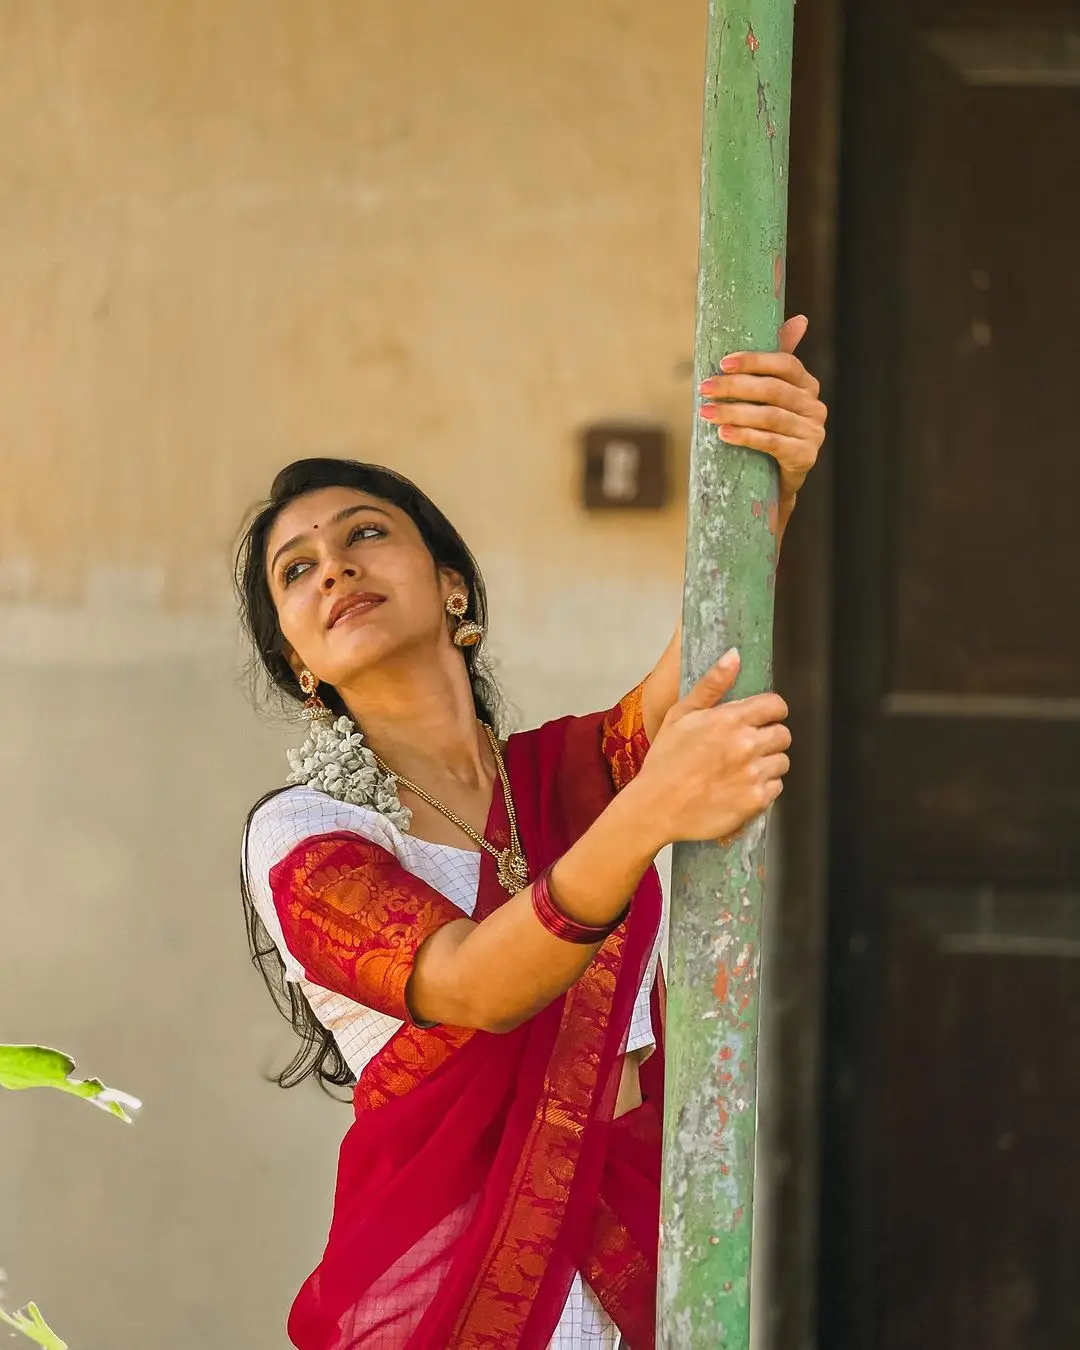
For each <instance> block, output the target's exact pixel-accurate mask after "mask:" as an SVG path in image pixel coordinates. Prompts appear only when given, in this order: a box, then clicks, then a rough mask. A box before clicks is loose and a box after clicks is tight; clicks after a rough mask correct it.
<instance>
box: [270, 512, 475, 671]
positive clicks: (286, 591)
mask: <svg viewBox="0 0 1080 1350" xmlns="http://www.w3.org/2000/svg"><path fill="white" fill-rule="evenodd" d="M266 571H267V578H268V581H269V585H270V594H271V597H272V598H273V601H274V604H275V606H276V607H277V612H278V621H279V623H280V625H281V632H282V634H283V636H284V638H285V641H286V643H287V644H288V646H289V647H290V648H291V649H292V652H293V653H294V654H295V656H296V657H297V658H298V660H299V663H300V665H304V666H307V668H308V669H309V670H310V671H311V672H312V674H314V675H315V676H317V678H318V679H320V680H323V681H325V682H326V683H328V684H332V685H334V686H335V687H338V688H345V687H348V685H349V684H350V683H352V682H353V681H354V680H355V678H356V676H357V675H358V674H360V673H361V672H363V671H365V670H368V669H371V668H372V667H373V666H376V665H378V664H380V663H382V662H384V661H387V660H388V659H391V658H397V657H399V656H401V655H402V654H404V653H406V652H407V651H409V650H410V649H413V650H416V651H428V652H430V651H431V650H432V647H433V646H434V645H436V644H438V643H439V642H448V641H449V630H448V628H447V622H446V613H445V609H444V605H445V603H446V597H447V596H448V595H449V594H450V592H451V591H452V590H453V589H454V588H455V585H460V584H461V581H460V578H459V577H458V576H457V575H456V574H455V573H452V572H450V571H449V570H447V569H442V570H438V569H436V567H435V564H434V562H433V561H432V557H431V554H430V553H429V552H428V550H427V546H426V545H425V544H424V541H423V539H422V538H421V537H420V531H419V530H418V529H417V527H416V525H415V523H414V522H413V520H412V518H411V517H410V516H409V515H407V514H406V512H404V511H402V510H401V509H400V508H399V507H396V506H394V505H392V504H391V503H390V502H387V501H383V500H382V498H380V497H373V496H371V495H370V494H369V493H366V492H360V491H357V490H356V489H355V488H346V487H331V488H321V489H320V490H319V491H317V492H311V493H308V494H307V495H306V496H304V497H299V498H297V500H296V501H294V502H291V503H290V504H289V505H288V506H286V507H285V508H284V509H283V510H282V512H281V514H280V515H279V516H278V518H277V520H276V521H275V522H274V526H273V528H272V529H271V531H270V536H269V539H268V541H267V548H266ZM293 664H294V666H295V665H296V664H297V663H296V661H294V662H293Z"/></svg>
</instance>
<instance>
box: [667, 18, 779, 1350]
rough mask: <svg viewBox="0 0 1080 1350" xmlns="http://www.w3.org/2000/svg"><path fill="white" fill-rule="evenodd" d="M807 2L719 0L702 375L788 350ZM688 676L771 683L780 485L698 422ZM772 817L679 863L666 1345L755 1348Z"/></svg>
mask: <svg viewBox="0 0 1080 1350" xmlns="http://www.w3.org/2000/svg"><path fill="white" fill-rule="evenodd" d="M793 21H794V0H709V17H708V45H707V61H706V65H707V69H706V80H705V114H704V131H703V164H702V177H701V241H700V261H699V278H698V314H697V339H696V357H695V370H696V377H695V378H696V381H700V380H703V379H705V378H706V377H707V376H709V375H713V374H716V373H717V371H718V370H719V367H720V361H721V359H722V358H723V357H724V356H726V355H728V354H729V353H732V352H737V351H745V350H747V349H766V348H770V349H771V348H774V347H775V345H776V333H777V328H778V327H779V324H780V322H781V318H782V312H783V291H784V258H785V252H786V220H787V177H788V173H787V167H788V117H789V110H790V95H791V47H792V28H793ZM695 422H696V429H695V433H694V444H693V451H692V456H691V469H690V513H689V521H688V528H687V549H686V580H685V598H684V607H683V625H684V629H683V631H684V637H683V651H682V679H683V688H684V689H686V688H688V687H689V686H690V684H692V683H693V682H694V681H695V680H696V679H697V678H698V677H699V676H700V675H701V674H702V673H703V672H704V671H705V670H706V669H707V668H708V667H709V666H710V665H711V664H712V662H714V661H715V660H716V659H717V658H718V657H719V656H720V655H721V654H722V653H723V652H724V651H725V650H726V649H727V648H728V647H730V646H737V647H738V648H739V649H740V651H741V653H742V672H741V675H740V679H739V684H738V688H737V694H742V695H745V694H750V693H756V692H759V691H761V690H764V689H767V688H769V687H770V684H771V680H772V619H773V582H774V577H775V569H776V512H777V483H776V472H775V468H774V466H773V465H772V464H771V462H770V461H768V460H767V459H766V458H765V457H764V456H762V455H758V454H755V453H752V452H749V451H746V450H741V449H734V448H731V447H727V446H725V445H723V444H722V443H721V442H720V441H719V438H718V435H717V429H716V427H715V426H712V425H710V424H706V423H705V422H703V421H702V420H701V419H695ZM764 852H765V829H764V822H760V823H758V824H757V825H755V826H753V827H751V829H750V830H749V831H747V833H746V834H745V835H744V836H743V837H742V838H741V839H739V840H738V841H737V842H736V843H735V844H734V845H733V846H732V847H730V848H726V849H725V848H722V847H720V846H719V845H716V844H690V845H681V846H679V847H678V848H676V850H675V858H674V865H673V869H672V880H673V887H672V892H673V893H672V915H671V946H670V981H669V991H668V1002H667V1046H668V1060H667V1085H666V1094H665V1095H666V1103H665V1111H666V1122H667V1125H666V1132H665V1141H664V1180H663V1211H662V1224H661V1241H660V1287H659V1300H658V1321H659V1327H658V1336H657V1344H658V1346H659V1347H660V1350H746V1347H747V1346H748V1345H749V1341H750V1247H751V1231H752V1225H753V1201H754V1139H755V1127H756V1089H757V1081H756V1080H757V1027H758V976H759V970H760V959H761V951H760V936H761V911H762V895H763V883H764V866H763V864H764Z"/></svg>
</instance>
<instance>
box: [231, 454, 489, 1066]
mask: <svg viewBox="0 0 1080 1350" xmlns="http://www.w3.org/2000/svg"><path fill="white" fill-rule="evenodd" d="M331 487H344V488H355V489H356V490H357V491H359V492H364V493H367V494H369V495H370V496H372V497H377V498H379V499H380V500H381V501H385V502H390V503H391V504H392V505H394V506H397V507H399V508H400V509H401V510H402V511H404V512H405V513H406V514H407V515H408V516H410V517H411V519H412V520H413V522H414V523H415V525H416V527H417V529H418V530H419V531H420V537H421V538H422V539H423V541H424V543H425V544H426V546H427V549H428V552H429V553H430V554H431V557H432V560H433V562H434V564H435V566H436V567H448V568H452V569H453V570H454V571H455V572H457V573H458V574H459V575H460V576H461V578H462V580H463V581H464V583H465V586H466V588H467V589H468V592H469V609H468V613H467V617H468V618H470V619H472V620H474V621H475V622H476V623H478V624H479V625H480V626H481V627H486V626H487V593H486V591H485V589H484V579H483V577H482V576H481V575H480V569H479V568H478V567H477V565H476V560H475V559H474V558H473V556H472V554H471V553H470V552H469V550H468V548H467V547H466V544H465V541H464V540H463V539H462V537H461V535H460V534H458V532H457V530H455V529H454V527H453V525H451V524H450V522H449V521H448V520H447V518H446V517H445V516H444V515H443V513H442V512H441V511H440V510H439V508H438V507H437V506H436V505H435V504H434V502H432V501H431V499H430V498H429V497H428V496H427V495H426V494H425V493H423V492H421V490H420V489H419V488H418V487H417V486H416V484H415V483H413V482H410V480H409V479H408V478H405V477H404V476H403V475H402V474H399V473H395V472H394V471H393V469H386V468H383V467H382V466H381V465H379V464H361V463H358V462H357V461H355V460H349V459H301V460H297V461H296V462H295V463H293V464H290V465H288V466H287V467H286V468H284V469H282V471H281V472H280V473H279V474H278V476H277V477H276V478H275V479H274V482H273V485H272V486H271V488H270V497H269V500H268V501H267V502H265V503H264V505H262V506H261V507H259V508H258V509H257V510H256V511H255V513H254V514H253V516H252V518H251V520H250V522H249V524H248V526H247V528H246V529H245V530H244V533H243V536H242V538H241V540H240V546H239V548H238V550H237V554H236V567H235V581H236V590H237V597H238V599H239V603H240V616H241V620H242V622H243V625H244V627H245V629H246V631H247V634H248V637H249V639H250V641H251V644H252V648H253V660H252V668H253V672H254V673H255V674H256V675H257V676H258V675H259V674H261V675H262V677H263V679H264V681H265V682H266V683H267V684H268V685H269V686H270V688H271V689H272V690H277V691H278V693H279V694H280V695H281V696H282V697H283V698H284V699H285V700H286V702H288V703H293V704H296V705H299V704H302V703H303V702H304V699H305V695H304V694H303V693H302V691H301V689H300V683H299V681H298V680H297V678H296V674H295V672H294V671H293V668H292V666H291V665H290V664H289V661H288V658H287V657H286V654H285V639H284V637H283V636H282V633H281V628H280V626H279V624H278V615H277V607H276V606H275V604H274V600H273V597H272V595H271V593H270V585H269V578H268V576H267V571H266V553H267V541H268V539H269V537H270V531H271V530H272V529H273V527H274V524H275V522H276V520H277V518H278V516H279V515H280V514H281V512H282V511H283V510H284V508H285V507H286V506H288V505H289V504H290V502H294V501H296V499H297V498H298V497H303V496H306V495H307V494H308V493H310V492H318V491H319V490H320V489H321V488H331ZM462 655H463V656H464V658H465V665H466V668H467V669H468V672H469V680H470V682H471V684H472V694H473V703H474V705H475V707H476V715H477V717H478V718H480V720H481V721H483V722H487V723H488V724H489V725H490V726H492V727H494V728H495V729H496V731H497V730H498V720H499V712H500V706H501V700H500V697H499V691H498V688H497V686H496V685H495V682H494V680H493V679H492V678H491V676H490V674H489V673H488V672H487V669H486V667H485V664H484V660H483V641H481V642H478V643H477V644H476V645H475V646H473V647H465V648H462ZM319 694H320V697H321V698H322V700H323V702H324V703H326V704H327V706H328V707H330V708H331V709H332V710H333V711H334V712H335V713H337V714H338V715H339V716H340V715H346V714H348V709H347V708H346V707H345V704H344V703H343V702H342V700H341V697H340V696H339V695H338V693H337V691H336V690H335V689H333V688H332V687H330V686H328V685H325V684H324V685H320V687H319ZM282 790H283V789H276V790H275V792H271V793H268V794H267V795H266V796H265V797H263V798H262V800H261V801H258V802H256V804H255V806H254V807H252V809H251V812H250V813H249V815H248V818H247V825H246V827H245V829H244V847H243V866H242V867H241V873H240V890H241V894H242V896H243V901H244V913H245V917H246V920H247V931H248V943H249V945H250V947H251V959H252V962H253V964H254V965H256V966H257V967H258V969H259V971H260V972H261V974H262V977H263V979H264V981H265V982H266V987H267V988H268V989H269V990H270V994H271V997H272V998H273V1000H274V1002H275V1004H276V1005H277V1007H278V1010H279V1011H280V1012H281V1013H282V1014H283V1016H285V1017H286V1018H287V1019H288V1021H289V1022H291V1023H292V1026H293V1029H294V1030H295V1031H296V1033H297V1035H299V1037H300V1039H301V1041H302V1042H303V1044H302V1045H301V1047H300V1049H299V1050H298V1051H297V1053H296V1055H295V1056H294V1057H293V1059H292V1060H291V1061H290V1063H289V1064H287V1065H286V1067H285V1068H284V1069H283V1070H282V1071H281V1072H280V1073H278V1074H275V1075H273V1079H274V1081H275V1082H277V1083H279V1084H280V1085H281V1086H282V1087H295V1086H296V1084H297V1083H301V1082H303V1081H304V1079H305V1078H309V1077H311V1076H312V1075H315V1076H316V1077H317V1078H318V1080H319V1082H320V1084H321V1085H322V1086H323V1087H324V1088H327V1089H329V1088H330V1087H347V1086H349V1085H351V1084H352V1082H353V1081H354V1078H353V1073H352V1071H351V1069H350V1068H349V1066H348V1064H347V1063H346V1062H345V1059H344V1057H343V1056H342V1054H341V1051H340V1050H339V1048H338V1045H337V1042H336V1041H335V1040H334V1036H333V1033H332V1032H330V1031H328V1030H327V1029H326V1028H325V1027H324V1026H323V1025H322V1023H321V1022H320V1021H319V1020H318V1018H317V1017H316V1016H315V1014H314V1013H313V1012H312V1010H311V1006H310V1004H309V1003H308V1001H307V999H306V998H305V997H304V995H303V993H302V991H301V990H300V989H299V987H298V986H297V985H296V984H295V983H293V982H292V981H289V980H286V979H285V964H284V962H283V961H282V959H281V953H280V952H279V951H278V948H277V946H276V944H275V943H274V941H273V939H272V938H271V937H270V934H269V933H268V932H267V930H266V927H265V925H264V924H263V922H262V920H261V919H260V918H259V913H258V910H257V909H256V907H255V902H254V897H253V895H252V892H251V887H250V884H249V880H248V875H247V858H248V835H249V832H250V830H251V822H252V820H253V819H254V818H255V816H256V814H257V813H258V811H259V810H260V808H261V807H262V806H264V805H265V804H266V802H268V801H269V800H270V799H271V798H272V797H274V796H275V795H276V794H277V792H278V791H282Z"/></svg>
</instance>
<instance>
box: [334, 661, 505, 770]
mask: <svg viewBox="0 0 1080 1350" xmlns="http://www.w3.org/2000/svg"><path fill="white" fill-rule="evenodd" d="M379 675H380V678H379V680H378V683H377V684H376V683H375V681H374V680H368V681H364V682H363V685H362V686H356V687H341V688H340V689H339V690H338V692H339V693H340V694H341V696H342V698H343V699H344V700H345V705H346V707H348V708H349V710H350V712H352V713H353V715H354V718H355V720H356V721H357V723H358V724H359V726H360V727H361V729H362V731H363V733H364V740H365V741H366V742H367V744H368V745H369V746H370V748H371V749H372V750H373V751H374V752H375V754H377V755H378V756H379V758H380V759H381V760H382V761H383V762H384V763H385V764H386V765H387V766H388V767H389V768H390V769H391V770H392V771H393V772H394V773H396V774H400V775H401V776H403V777H405V778H411V779H412V780H413V782H416V783H419V784H420V785H421V786H425V785H426V784H428V783H434V782H438V780H439V779H443V780H447V779H450V780H453V781H454V782H456V783H460V784H461V786H462V787H465V788H481V787H489V786H490V784H491V781H492V778H493V775H494V770H493V765H492V763H491V752H490V748H489V746H488V742H487V736H486V735H485V734H484V730H483V728H482V727H481V725H480V723H479V722H478V721H477V718H476V708H475V705H474V703H473V695H472V687H471V685H470V682H469V676H468V672H467V671H466V669H465V666H464V663H463V662H462V661H461V660H460V658H459V657H457V653H456V652H455V653H453V656H452V660H451V663H447V664H444V663H443V662H441V661H439V660H435V661H432V662H430V664H427V663H425V665H424V666H422V667H420V666H419V665H412V664H410V666H409V667H407V668H406V669H404V670H403V669H400V668H399V669H397V670H395V671H393V672H388V671H380V672H379Z"/></svg>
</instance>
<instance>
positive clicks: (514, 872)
mask: <svg viewBox="0 0 1080 1350" xmlns="http://www.w3.org/2000/svg"><path fill="white" fill-rule="evenodd" d="M480 725H481V726H482V727H483V728H484V731H485V732H486V733H487V738H488V743H489V744H490V746H491V753H492V754H493V755H494V756H495V767H496V768H497V769H498V771H499V781H500V782H501V783H502V790H503V797H504V799H505V801H506V814H507V817H508V819H509V821H510V847H509V848H503V849H498V848H496V847H495V845H494V844H490V843H488V841H487V840H486V839H485V838H484V836H483V835H482V834H481V833H480V832H479V830H474V829H473V827H472V826H471V825H470V824H469V823H468V821H466V820H462V819H461V817H460V816H459V815H456V814H455V813H454V812H453V811H451V810H450V808H449V807H448V806H444V805H443V804H442V802H440V801H437V800H436V798H434V797H432V796H431V794H430V793H427V792H425V791H424V789H423V788H420V787H417V786H416V784H415V783H410V782H409V780H408V779H407V778H404V777H403V776H402V775H401V774H400V773H395V772H394V771H393V769H391V768H390V766H389V765H388V764H385V763H384V762H383V761H382V760H381V759H380V758H379V756H378V755H376V756H375V762H376V764H378V766H379V768H380V769H382V771H383V773H385V774H389V776H390V777H391V778H393V779H395V780H396V781H397V782H398V783H400V784H401V785H402V787H407V788H408V789H409V791H410V792H415V793H416V795H417V796H418V797H419V798H420V800H421V801H424V802H427V804H428V806H433V807H434V808H435V810H436V811H439V812H441V813H442V814H443V815H444V816H445V817H446V819H447V820H449V821H452V822H453V824H455V825H456V826H457V827H458V829H459V830H461V831H463V832H464V833H465V834H467V835H468V836H469V838H470V839H471V840H472V841H473V843H474V844H479V846H480V847H481V848H482V849H483V850H484V852H485V853H490V854H491V856H492V857H493V858H494V859H495V861H496V862H497V863H498V867H499V884H500V885H501V886H502V887H503V889H504V890H506V891H509V893H510V894H511V895H517V893H518V891H521V890H524V889H525V887H526V886H527V885H528V884H529V863H528V859H527V858H526V857H525V853H524V851H523V849H522V847H521V842H520V840H519V839H518V830H517V813H516V811H515V810H514V799H513V797H512V796H511V795H510V782H509V779H508V778H507V776H506V765H505V764H504V763H503V757H502V748H501V747H500V745H499V741H498V738H497V737H496V735H495V733H494V732H493V731H492V729H491V728H490V727H489V726H488V725H487V723H486V722H482V723H481V724H480Z"/></svg>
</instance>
